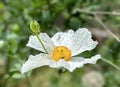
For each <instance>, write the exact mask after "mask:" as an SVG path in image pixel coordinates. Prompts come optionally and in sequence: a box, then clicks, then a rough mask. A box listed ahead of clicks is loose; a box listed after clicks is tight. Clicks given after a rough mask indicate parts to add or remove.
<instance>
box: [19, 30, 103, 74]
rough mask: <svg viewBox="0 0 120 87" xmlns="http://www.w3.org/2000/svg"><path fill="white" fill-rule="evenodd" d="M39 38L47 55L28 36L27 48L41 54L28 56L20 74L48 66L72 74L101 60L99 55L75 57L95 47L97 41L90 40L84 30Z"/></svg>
mask: <svg viewBox="0 0 120 87" xmlns="http://www.w3.org/2000/svg"><path fill="white" fill-rule="evenodd" d="M39 37H40V39H41V41H42V42H43V44H44V46H45V49H46V50H47V53H45V50H44V49H43V47H42V45H41V44H40V42H39V40H38V39H37V37H36V36H33V35H32V36H30V37H29V41H28V43H27V46H29V47H32V48H34V49H36V50H39V51H42V52H43V53H40V54H37V55H35V56H33V55H30V56H29V58H28V60H27V61H26V62H25V63H24V64H23V66H22V70H21V72H22V73H25V72H27V71H30V70H32V69H35V68H38V67H41V66H45V65H48V66H49V67H52V68H61V67H63V68H65V69H67V70H69V71H70V72H72V71H73V70H74V69H76V68H80V67H82V66H83V65H84V64H87V63H90V64H95V63H96V61H97V60H98V59H100V58H101V56H100V55H99V54H97V55H95V56H93V57H91V58H83V57H80V56H77V55H78V54H80V53H82V52H84V51H90V50H92V49H94V48H95V47H96V45H97V44H98V42H97V41H93V40H92V38H91V37H92V36H91V33H90V32H89V31H88V29H86V28H80V29H78V30H77V31H76V32H74V31H73V30H69V31H68V32H58V33H56V34H55V35H54V36H53V37H52V38H50V37H49V36H48V35H47V34H46V33H40V34H39Z"/></svg>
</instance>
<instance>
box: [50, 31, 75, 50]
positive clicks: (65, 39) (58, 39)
mask: <svg viewBox="0 0 120 87" xmlns="http://www.w3.org/2000/svg"><path fill="white" fill-rule="evenodd" d="M73 35H74V31H73V30H69V31H67V32H58V33H56V34H55V35H54V36H53V37H52V38H51V39H52V41H53V43H54V44H55V46H66V47H68V48H69V49H71V47H72V46H73V45H72V44H73V42H72V39H71V38H72V36H73Z"/></svg>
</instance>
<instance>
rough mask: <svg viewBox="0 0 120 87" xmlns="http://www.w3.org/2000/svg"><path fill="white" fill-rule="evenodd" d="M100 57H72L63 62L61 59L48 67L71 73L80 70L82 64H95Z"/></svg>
mask: <svg viewBox="0 0 120 87" xmlns="http://www.w3.org/2000/svg"><path fill="white" fill-rule="evenodd" d="M100 58H101V56H100V55H99V54H98V55H95V56H93V57H91V58H82V57H74V58H73V59H72V60H71V61H67V62H66V61H65V60H63V59H61V60H60V61H58V62H56V63H55V62H54V63H52V64H51V65H50V67H53V68H60V67H64V68H66V69H67V70H69V71H70V72H73V70H75V69H76V68H80V67H83V65H84V64H87V63H89V64H95V63H96V61H97V60H98V59H100Z"/></svg>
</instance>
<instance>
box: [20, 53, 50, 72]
mask: <svg viewBox="0 0 120 87" xmlns="http://www.w3.org/2000/svg"><path fill="white" fill-rule="evenodd" d="M49 63H50V59H49V56H48V55H47V54H43V53H41V54H38V55H35V56H33V55H30V56H29V58H28V60H27V61H26V62H25V63H24V64H23V66H22V69H21V73H25V72H28V71H30V70H32V69H35V68H38V67H41V66H45V65H49Z"/></svg>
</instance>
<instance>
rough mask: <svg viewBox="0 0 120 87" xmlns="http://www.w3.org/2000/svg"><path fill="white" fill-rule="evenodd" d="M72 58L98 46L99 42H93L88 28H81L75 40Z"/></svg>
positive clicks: (76, 33)
mask: <svg viewBox="0 0 120 87" xmlns="http://www.w3.org/2000/svg"><path fill="white" fill-rule="evenodd" d="M72 41H73V47H72V50H71V51H72V56H75V55H78V54H80V53H82V52H84V51H87V50H92V49H94V48H95V47H96V45H97V44H98V42H97V41H93V40H92V35H91V32H89V31H88V29H86V28H79V29H78V30H77V31H76V32H75V34H74V36H73V38H72Z"/></svg>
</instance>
